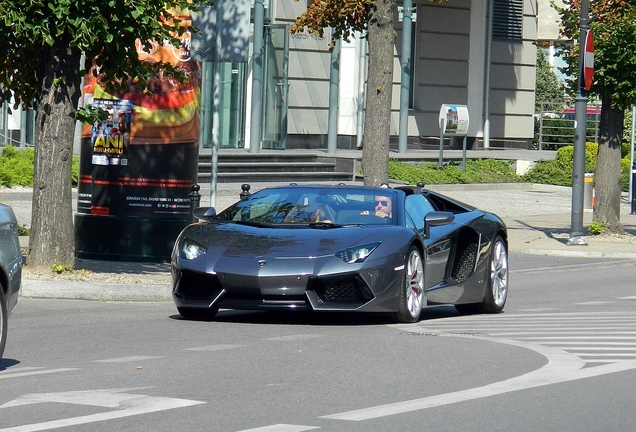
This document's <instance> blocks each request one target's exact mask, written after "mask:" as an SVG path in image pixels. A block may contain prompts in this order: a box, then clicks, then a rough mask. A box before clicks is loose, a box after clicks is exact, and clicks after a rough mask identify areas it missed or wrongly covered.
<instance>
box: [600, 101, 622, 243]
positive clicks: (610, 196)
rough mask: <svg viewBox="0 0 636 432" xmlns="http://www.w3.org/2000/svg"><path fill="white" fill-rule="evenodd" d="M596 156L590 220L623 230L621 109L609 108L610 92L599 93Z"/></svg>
mask: <svg viewBox="0 0 636 432" xmlns="http://www.w3.org/2000/svg"><path fill="white" fill-rule="evenodd" d="M602 100H603V105H602V111H601V123H600V130H599V134H600V136H599V142H598V156H597V160H596V172H595V174H594V188H595V193H596V195H595V200H594V221H595V222H598V223H599V224H601V225H602V226H603V231H604V232H609V233H614V234H624V233H625V231H624V229H623V225H622V224H621V222H620V215H621V137H622V136H623V119H624V117H625V112H624V111H623V110H620V109H614V108H612V97H611V95H606V96H603V99H602Z"/></svg>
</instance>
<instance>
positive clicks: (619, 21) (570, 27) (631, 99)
mask: <svg viewBox="0 0 636 432" xmlns="http://www.w3.org/2000/svg"><path fill="white" fill-rule="evenodd" d="M563 3H564V6H563V8H559V7H558V6H554V7H555V8H556V9H557V10H558V11H559V15H560V16H561V24H562V27H561V35H562V37H563V39H564V40H574V41H576V42H577V43H575V44H561V45H559V51H558V55H560V56H562V57H563V58H564V60H565V61H566V63H567V67H565V68H564V72H565V74H566V75H567V76H569V77H571V80H570V87H569V90H570V93H572V94H573V93H574V92H576V89H577V87H576V79H577V78H578V75H579V74H578V61H579V48H580V43H578V42H579V40H580V36H579V15H580V7H581V1H580V0H565V1H564V2H563ZM553 4H554V3H553ZM589 9H590V16H594V15H596V19H595V20H594V21H593V22H592V23H591V24H590V29H591V30H592V32H593V34H594V82H593V84H592V89H591V91H590V93H589V96H592V95H601V96H603V95H604V96H609V97H611V100H612V105H613V106H614V107H615V108H618V109H623V110H625V109H628V108H630V107H631V105H633V104H635V103H636V82H635V81H634V76H636V51H635V50H634V45H635V44H636V8H635V7H634V5H633V2H630V1H628V0H613V1H609V0H599V1H595V2H589Z"/></svg>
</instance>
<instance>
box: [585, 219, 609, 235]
mask: <svg viewBox="0 0 636 432" xmlns="http://www.w3.org/2000/svg"><path fill="white" fill-rule="evenodd" d="M604 226H605V224H602V223H598V222H597V221H593V222H592V223H591V224H590V226H589V228H588V231H589V232H590V234H592V235H599V234H601V233H602V232H603V227H604Z"/></svg>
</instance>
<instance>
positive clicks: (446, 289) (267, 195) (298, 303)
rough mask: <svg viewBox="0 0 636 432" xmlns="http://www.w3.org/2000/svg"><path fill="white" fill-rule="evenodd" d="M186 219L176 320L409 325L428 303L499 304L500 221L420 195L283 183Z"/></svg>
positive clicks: (175, 268)
mask: <svg viewBox="0 0 636 432" xmlns="http://www.w3.org/2000/svg"><path fill="white" fill-rule="evenodd" d="M194 213H195V216H196V217H197V218H198V219H199V220H200V222H198V223H194V224H192V225H189V226H188V227H186V228H185V229H184V230H183V231H182V232H181V234H180V235H179V237H178V239H177V240H176V243H175V246H174V249H173V252H172V260H171V261H172V282H173V299H174V302H175V304H176V307H177V310H178V311H179V313H180V314H181V315H182V316H183V317H185V318H192V319H209V318H212V317H213V316H214V315H215V314H216V313H217V311H218V310H219V308H229V309H252V310H273V309H286V310H293V309H304V310H312V311H315V312H320V311H342V312H354V311H355V312H383V313H390V314H391V315H392V316H393V317H394V319H395V320H396V321H398V322H415V321H417V320H419V318H420V314H421V312H422V309H423V308H424V307H425V306H427V305H434V304H452V305H455V307H456V308H457V310H458V311H460V312H462V313H473V312H491V313H497V312H501V311H502V310H503V308H504V304H505V302H506V298H507V294H508V253H507V249H508V245H507V241H508V236H507V230H506V226H505V225H504V223H503V221H502V220H501V219H500V218H499V217H497V216H495V215H494V214H491V213H487V212H484V211H481V210H478V209H476V208H474V207H472V206H469V205H467V204H463V203H461V202H458V201H455V200H453V199H451V198H448V197H446V196H443V195H441V194H438V193H435V192H432V191H428V190H426V189H423V188H419V187H398V188H393V189H391V188H375V187H365V186H345V185H338V186H319V185H290V186H283V187H272V188H267V189H263V190H260V191H258V192H256V193H254V194H253V195H251V196H249V197H247V198H246V199H244V200H241V201H239V202H237V203H236V204H234V205H232V206H230V207H229V208H227V209H226V210H224V211H222V212H220V213H219V214H217V213H216V211H215V210H214V209H213V208H199V209H197V210H195V212H194Z"/></svg>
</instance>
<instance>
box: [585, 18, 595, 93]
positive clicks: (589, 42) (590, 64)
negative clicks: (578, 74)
mask: <svg viewBox="0 0 636 432" xmlns="http://www.w3.org/2000/svg"><path fill="white" fill-rule="evenodd" d="M593 75H594V38H593V37H592V30H588V31H587V35H586V36H585V52H584V57H583V78H584V82H585V89H586V90H589V89H591V88H592V76H593Z"/></svg>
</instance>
